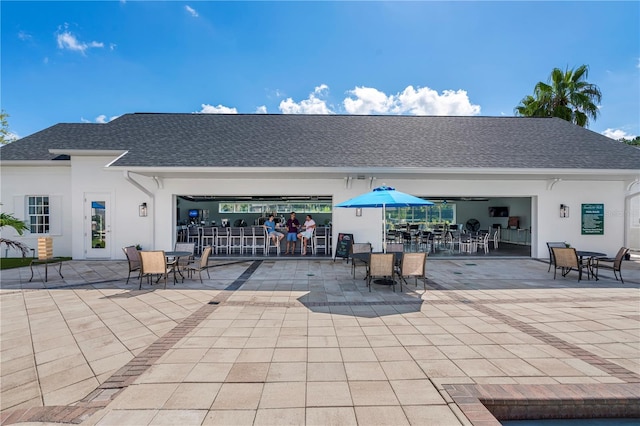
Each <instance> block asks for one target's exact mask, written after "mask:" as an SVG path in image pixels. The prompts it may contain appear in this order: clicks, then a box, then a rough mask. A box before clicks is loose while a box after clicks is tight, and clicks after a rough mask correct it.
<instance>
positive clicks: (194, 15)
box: [184, 5, 198, 18]
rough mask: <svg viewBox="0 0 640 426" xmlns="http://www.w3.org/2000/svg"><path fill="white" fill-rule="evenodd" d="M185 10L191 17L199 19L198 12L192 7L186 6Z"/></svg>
mask: <svg viewBox="0 0 640 426" xmlns="http://www.w3.org/2000/svg"><path fill="white" fill-rule="evenodd" d="M184 10H186V11H187V12H188V13H189V15H191V16H193V17H194V18H197V17H198V12H197V11H196V10H195V9H194V8H192V7H191V6H189V5H186V6H185V7H184Z"/></svg>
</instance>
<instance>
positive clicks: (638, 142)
mask: <svg viewBox="0 0 640 426" xmlns="http://www.w3.org/2000/svg"><path fill="white" fill-rule="evenodd" d="M618 140H619V141H620V142H623V143H626V144H627V145H631V146H640V136H636V137H635V138H633V139H626V138H622V139H618Z"/></svg>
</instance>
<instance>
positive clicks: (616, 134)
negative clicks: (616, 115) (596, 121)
mask: <svg viewBox="0 0 640 426" xmlns="http://www.w3.org/2000/svg"><path fill="white" fill-rule="evenodd" d="M602 134H603V135H605V136H606V137H608V138H611V139H615V140H619V139H629V140H630V139H634V138H635V137H636V135H630V134H628V133H627V132H625V131H624V130H620V129H607V130H605V131H604V132H602Z"/></svg>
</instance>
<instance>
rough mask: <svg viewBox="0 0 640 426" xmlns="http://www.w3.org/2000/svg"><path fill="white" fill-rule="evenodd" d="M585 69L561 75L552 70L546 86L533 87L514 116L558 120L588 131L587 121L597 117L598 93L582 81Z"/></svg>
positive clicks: (592, 86)
mask: <svg viewBox="0 0 640 426" xmlns="http://www.w3.org/2000/svg"><path fill="white" fill-rule="evenodd" d="M588 75H589V68H588V67H587V66H586V65H581V66H579V67H578V68H576V69H571V70H569V69H567V70H566V71H562V70H561V69H560V68H554V69H553V71H551V75H550V76H549V80H548V83H543V82H539V83H538V84H536V86H535V88H534V90H533V95H527V96H526V97H524V98H523V99H522V100H521V101H520V104H519V105H518V106H517V107H516V108H515V112H516V115H520V116H525V117H558V118H561V119H563V120H566V121H570V122H572V123H574V124H577V125H578V126H580V127H588V125H589V119H590V118H591V119H593V120H594V121H595V120H596V119H597V117H598V113H599V111H598V105H599V104H600V101H601V100H602V93H601V92H600V89H599V88H598V86H596V85H595V84H591V83H589V82H587V81H586V79H587V77H588Z"/></svg>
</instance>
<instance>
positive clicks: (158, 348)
mask: <svg viewBox="0 0 640 426" xmlns="http://www.w3.org/2000/svg"><path fill="white" fill-rule="evenodd" d="M262 262H263V261H262V260H257V261H252V262H251V264H250V265H249V267H248V268H247V269H246V270H245V271H244V272H243V273H242V274H241V275H240V276H239V277H238V278H237V279H236V280H235V281H234V282H233V283H231V284H230V285H229V286H227V287H226V288H225V290H223V291H221V292H220V293H219V294H218V295H217V296H216V297H215V298H214V299H213V300H212V301H211V302H209V303H208V304H206V305H203V306H202V307H200V308H199V309H198V310H197V311H195V312H194V313H192V314H191V315H190V316H188V317H187V318H185V319H184V320H183V321H181V322H180V323H179V324H178V325H176V327H174V328H173V329H172V330H171V331H170V332H168V333H167V334H165V335H164V336H162V337H161V338H159V339H158V340H157V341H156V342H154V343H152V344H151V345H150V346H149V347H148V348H147V349H145V350H144V351H143V352H141V353H140V354H138V355H137V356H136V357H135V358H134V359H132V360H131V361H129V362H128V363H127V364H126V365H124V366H123V367H122V368H120V369H119V370H118V371H116V373H114V374H113V375H112V376H111V377H110V378H109V379H107V380H106V381H105V382H104V383H102V384H101V385H100V386H98V388H97V389H95V390H94V391H92V392H91V393H90V394H89V395H87V396H86V397H85V398H83V399H82V400H81V401H79V402H78V403H76V404H75V405H71V406H48V407H34V408H29V409H18V410H13V411H7V412H4V413H1V414H0V424H1V425H8V424H13V423H18V422H61V423H75V424H78V423H81V422H82V421H84V420H86V419H87V418H89V417H90V416H91V415H92V414H94V413H95V412H96V411H98V410H99V409H101V408H104V407H106V406H107V405H108V404H109V403H110V402H111V401H112V400H113V399H114V398H115V397H116V396H117V395H118V394H119V393H120V392H122V391H123V390H124V389H125V388H126V387H127V386H129V385H130V384H131V383H133V382H134V381H135V380H136V379H137V378H138V377H139V376H140V375H141V374H142V373H144V372H145V371H146V370H147V369H148V368H149V367H151V366H152V365H153V364H154V363H155V362H156V361H157V360H158V359H159V358H160V357H161V356H162V355H164V354H165V353H166V352H167V351H168V350H169V349H171V348H172V347H173V346H174V345H175V344H176V343H177V342H178V341H179V340H180V339H182V338H183V337H185V336H186V335H187V334H188V333H189V332H191V331H192V330H193V329H194V328H195V327H197V326H198V325H199V324H200V323H201V322H202V321H203V320H204V319H206V318H207V317H208V316H209V315H210V314H211V313H212V312H213V311H214V310H215V309H216V308H217V306H219V305H220V304H222V303H225V304H227V305H259V306H268V307H294V306H307V307H320V306H382V305H414V304H415V305H420V304H422V303H429V304H434V305H439V304H459V303H464V304H465V305H467V306H471V307H472V308H473V309H476V310H477V311H479V312H481V313H483V314H485V315H489V316H491V317H492V318H495V319H497V320H499V321H501V322H503V323H505V324H507V325H509V326H511V327H513V328H515V329H518V330H520V331H522V332H524V333H526V334H528V335H530V336H533V337H535V338H536V339H538V340H540V341H542V342H545V343H547V344H549V345H551V346H553V347H554V348H557V349H560V350H562V351H564V352H566V353H567V354H569V355H571V356H573V357H576V358H578V359H581V360H583V361H584V362H587V363H589V364H590V365H593V366H595V367H597V368H599V369H601V370H603V371H605V372H607V373H608V374H610V375H612V376H613V377H616V378H618V379H620V380H622V381H624V382H625V383H623V384H589V385H586V384H584V385H448V384H445V385H443V388H444V390H445V391H446V392H447V393H448V394H449V395H450V396H451V398H452V400H453V401H454V402H455V403H456V405H458V407H459V408H460V409H461V411H462V412H463V414H464V415H465V416H466V417H467V418H468V419H469V421H470V422H471V423H472V424H473V425H474V426H499V425H500V422H499V421H498V420H496V419H497V418H499V419H502V420H507V419H509V420H512V419H532V418H540V419H543V418H592V417H603V416H605V415H606V416H609V417H640V391H639V390H638V383H640V375H638V374H637V373H635V372H633V371H630V370H628V369H626V368H624V367H621V366H619V365H617V364H615V363H613V362H610V361H608V360H606V359H604V358H602V357H599V356H596V355H594V354H592V353H590V352H588V351H586V350H584V349H582V348H580V347H578V346H576V345H573V344H571V343H568V342H566V341H564V340H562V339H560V338H557V337H555V336H553V335H552V334H550V333H547V332H544V331H541V330H539V329H537V328H536V327H534V326H531V325H529V324H527V323H525V322H523V321H520V320H518V319H515V318H513V317H510V316H509V315H506V314H503V313H501V312H498V311H496V310H494V309H492V308H490V307H489V306H487V305H499V304H502V303H510V304H512V303H540V302H545V303H546V302H549V299H544V298H531V299H524V298H523V299H508V300H473V301H472V300H466V299H460V298H455V297H452V298H450V299H449V300H442V299H441V300H434V301H425V300H422V299H416V300H398V301H372V302H299V301H298V302H290V303H287V302H235V301H228V299H229V297H230V296H231V295H232V294H233V292H234V291H235V290H237V289H239V288H240V287H241V286H242V285H243V284H244V283H245V282H246V281H247V280H248V279H249V278H250V277H251V275H252V274H253V273H254V272H255V271H256V270H257V268H258V267H259V266H260V265H261V264H262ZM427 285H428V286H429V287H430V288H431V289H437V290H448V289H447V288H446V287H444V286H442V285H440V284H438V283H436V282H434V281H432V280H428V281H427ZM570 300H571V301H572V302H580V301H585V302H587V301H588V302H594V301H611V300H612V298H597V299H594V298H584V300H582V299H581V300H577V299H575V298H573V299H570ZM556 301H562V299H557V300H556ZM634 319H635V318H634Z"/></svg>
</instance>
